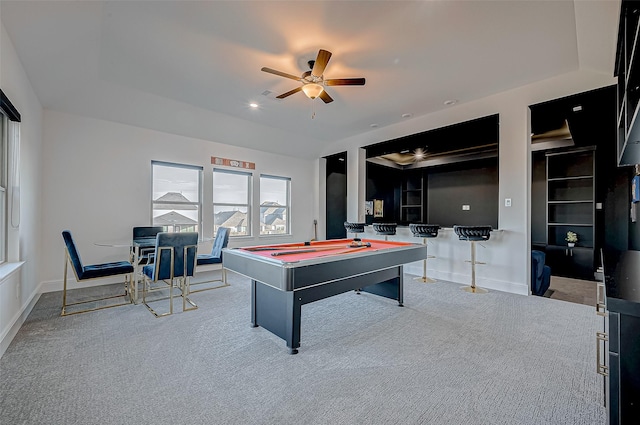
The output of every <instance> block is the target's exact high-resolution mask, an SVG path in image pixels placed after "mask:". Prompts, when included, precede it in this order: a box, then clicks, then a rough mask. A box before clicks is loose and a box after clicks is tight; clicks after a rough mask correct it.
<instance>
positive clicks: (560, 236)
mask: <svg viewBox="0 0 640 425" xmlns="http://www.w3.org/2000/svg"><path fill="white" fill-rule="evenodd" d="M546 157H547V170H546V171H547V204H546V207H547V217H546V222H547V226H546V229H547V248H548V249H547V252H550V251H552V252H553V251H554V250H555V253H554V254H552V256H554V257H555V258H554V260H553V261H552V262H553V263H554V266H552V268H551V270H552V273H557V274H558V275H560V276H569V277H575V278H583V277H584V276H587V275H589V274H592V273H593V265H594V256H593V252H594V249H593V245H594V242H595V218H596V217H595V171H596V169H595V150H594V148H593V147H588V148H582V149H574V150H569V151H562V152H552V153H549V154H547V155H546ZM567 232H575V233H576V234H577V236H578V244H579V246H576V247H573V248H569V247H568V246H567V242H566V240H565V238H566V237H567ZM574 250H575V255H574V253H573V252H574ZM554 269H555V270H554Z"/></svg>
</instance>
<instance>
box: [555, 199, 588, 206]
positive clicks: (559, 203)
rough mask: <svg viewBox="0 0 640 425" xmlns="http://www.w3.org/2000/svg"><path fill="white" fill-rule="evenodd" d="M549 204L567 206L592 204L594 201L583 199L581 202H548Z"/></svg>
mask: <svg viewBox="0 0 640 425" xmlns="http://www.w3.org/2000/svg"><path fill="white" fill-rule="evenodd" d="M548 203H549V204H555V205H566V204H591V203H593V199H582V200H580V201H548Z"/></svg>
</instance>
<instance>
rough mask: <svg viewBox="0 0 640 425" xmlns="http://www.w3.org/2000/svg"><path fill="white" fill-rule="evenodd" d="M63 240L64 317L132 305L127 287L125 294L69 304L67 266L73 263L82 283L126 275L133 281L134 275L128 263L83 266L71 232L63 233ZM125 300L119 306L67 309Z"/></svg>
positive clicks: (77, 276)
mask: <svg viewBox="0 0 640 425" xmlns="http://www.w3.org/2000/svg"><path fill="white" fill-rule="evenodd" d="M62 238H63V239H64V245H65V253H66V255H65V259H64V278H63V281H64V289H63V291H62V313H61V315H62V316H69V315H71V314H78V313H86V312H87V311H94V310H101V309H104V308H110V307H118V306H121V305H126V304H129V303H131V298H130V297H128V296H127V290H126V286H125V290H124V293H123V294H119V295H113V296H108V297H102V298H92V299H88V300H84V301H78V302H73V303H68V302H67V266H68V264H69V263H71V266H72V268H73V272H74V274H75V276H76V281H77V282H81V281H85V280H91V279H99V278H104V277H110V276H118V275H125V276H127V277H128V278H129V280H131V276H132V275H133V266H132V265H131V263H129V262H128V261H117V262H114V263H102V264H91V265H87V266H85V265H83V264H82V259H81V258H80V253H79V252H78V248H77V247H76V243H75V242H74V240H73V237H72V236H71V232H70V231H68V230H64V231H63V232H62ZM120 297H122V298H123V302H120V303H118V304H107V305H104V304H100V305H96V306H94V307H91V308H84V309H80V310H78V311H73V312H68V311H67V307H69V306H79V305H83V304H88V303H97V302H98V301H103V300H108V299H112V298H120Z"/></svg>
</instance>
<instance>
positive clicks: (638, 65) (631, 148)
mask: <svg viewBox="0 0 640 425" xmlns="http://www.w3.org/2000/svg"><path fill="white" fill-rule="evenodd" d="M639 17H640V2H636V1H631V0H623V1H622V6H621V9H620V26H619V29H618V47H617V53H616V63H615V72H614V75H615V76H617V77H618V143H617V146H618V164H619V165H632V164H636V163H640V118H638V103H639V102H640V57H639V55H638V46H637V41H638V36H639V34H638V28H640V19H639Z"/></svg>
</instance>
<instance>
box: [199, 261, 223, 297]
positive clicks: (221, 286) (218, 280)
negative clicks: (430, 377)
mask: <svg viewBox="0 0 640 425" xmlns="http://www.w3.org/2000/svg"><path fill="white" fill-rule="evenodd" d="M221 273H222V277H221V278H220V279H212V280H205V281H203V282H196V283H189V288H191V286H197V285H204V284H206V283H212V282H222V285H217V286H212V287H209V288H202V289H189V294H195V293H196V292H202V291H208V290H210V289H219V288H224V287H225V286H229V284H228V283H227V270H226V269H225V268H224V267H222V269H221Z"/></svg>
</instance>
